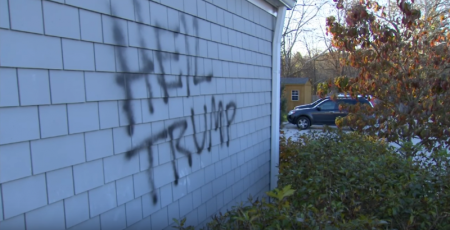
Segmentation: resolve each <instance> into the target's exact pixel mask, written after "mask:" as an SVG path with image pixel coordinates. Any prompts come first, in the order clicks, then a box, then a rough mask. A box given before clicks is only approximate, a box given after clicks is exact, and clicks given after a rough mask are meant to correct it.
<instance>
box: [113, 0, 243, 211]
mask: <svg viewBox="0 0 450 230" xmlns="http://www.w3.org/2000/svg"><path fill="white" fill-rule="evenodd" d="M134 4H135V7H136V8H137V9H139V8H140V6H139V4H140V3H139V2H138V1H137V0H135V1H134ZM137 16H138V19H139V21H141V15H140V14H139V12H137ZM190 22H191V23H192V28H193V31H192V32H193V33H194V35H195V36H196V37H198V19H196V18H192V20H190ZM187 23H188V22H187V20H186V18H185V16H184V15H183V14H181V16H180V26H181V27H182V28H183V29H184V30H185V31H187V32H191V31H188V30H189V28H188V24H187ZM113 30H114V38H115V40H116V42H117V43H119V44H125V43H126V39H125V37H124V36H125V35H124V33H125V32H124V31H121V29H120V27H119V25H118V23H117V22H115V23H114V24H113ZM176 31H177V32H180V27H177V28H176ZM139 32H140V33H141V31H139ZM175 36H180V35H179V34H178V33H175ZM139 37H140V40H139V43H140V46H141V47H145V45H146V44H145V42H146V39H155V40H156V48H157V51H155V52H154V53H155V55H154V58H155V62H157V67H158V68H159V70H160V72H161V74H159V75H158V76H157V83H158V85H151V83H150V80H149V77H148V76H147V75H146V74H122V73H120V74H118V75H117V77H116V82H117V84H119V85H120V86H121V87H122V88H123V89H124V91H125V96H126V100H125V101H124V104H123V108H122V109H123V111H125V113H126V117H127V119H128V122H129V126H128V135H130V136H132V135H133V133H134V125H135V124H136V122H135V120H134V114H133V110H132V104H131V99H132V98H133V97H132V92H131V82H133V81H135V80H137V79H139V78H144V79H145V84H146V88H147V91H148V98H147V100H148V107H149V111H148V112H149V113H150V114H153V113H154V112H155V110H156V109H157V108H155V107H154V106H153V103H152V98H153V94H152V87H160V88H161V89H162V92H163V101H164V103H165V104H168V101H169V91H170V90H173V89H180V88H183V81H182V74H183V73H182V72H181V71H180V73H179V75H178V79H177V80H175V81H172V82H168V81H167V79H166V70H165V69H164V65H163V61H167V60H170V61H178V59H179V56H180V54H179V53H178V51H177V50H176V51H175V55H173V54H169V53H164V52H160V50H162V49H161V39H164V38H161V34H160V32H159V30H156V37H154V38H148V37H145V36H144V35H143V34H140V36H139ZM184 42H185V46H186V49H187V50H186V51H187V53H188V54H190V55H192V54H193V55H192V56H189V58H188V59H187V74H188V75H193V76H191V77H192V78H193V83H194V85H198V84H202V83H210V82H211V81H212V78H213V74H212V73H209V74H207V75H206V76H198V75H199V74H198V70H197V68H198V67H197V62H198V57H197V55H198V53H199V40H198V39H195V44H194V50H190V48H189V47H190V44H189V41H188V39H187V36H186V37H185V41H184ZM116 58H117V59H118V64H119V65H120V66H119V67H120V68H121V69H122V70H123V72H126V73H130V72H131V70H130V68H129V66H128V65H127V61H126V56H125V54H124V53H123V52H120V50H119V52H116ZM141 58H142V60H143V61H142V63H143V66H141V72H144V73H153V72H154V70H155V64H154V61H153V60H152V58H151V57H149V56H148V54H146V53H143V54H142V57H141ZM191 67H193V69H191ZM186 90H187V97H189V96H190V95H191V92H190V83H189V80H187V81H186ZM236 109H237V107H236V104H235V103H234V102H233V101H230V102H228V103H227V104H226V105H224V103H223V102H222V101H218V102H217V107H216V100H215V98H214V96H213V97H212V99H211V113H210V114H209V116H210V127H209V129H208V127H207V116H208V114H207V105H204V124H205V131H204V132H203V133H202V134H201V135H199V136H200V137H199V136H197V132H196V128H195V127H196V125H195V119H194V109H193V108H191V117H190V118H191V119H190V124H189V122H188V121H189V119H188V118H186V119H184V120H179V121H175V122H173V123H172V124H170V125H169V126H168V127H166V128H164V129H162V130H160V131H158V132H157V133H156V134H153V135H149V136H148V138H146V139H145V140H144V141H142V142H141V143H140V144H138V145H136V146H135V147H134V148H132V149H130V150H129V151H128V152H127V153H126V157H127V158H131V157H133V156H135V155H136V154H137V153H138V152H139V151H141V150H146V151H147V154H148V157H149V163H150V168H149V170H148V173H149V179H150V186H151V191H152V196H153V202H154V203H156V202H157V200H158V198H157V194H156V191H155V184H154V180H153V177H154V176H156V175H153V168H152V167H153V152H152V146H153V144H155V143H156V142H158V141H160V140H165V139H166V138H167V137H169V140H170V151H171V156H172V167H173V171H174V175H175V184H176V185H177V184H178V179H179V173H178V169H177V166H176V164H175V159H176V157H175V153H176V152H179V153H181V154H184V155H186V156H187V158H188V161H189V166H192V153H191V151H190V150H188V149H187V148H186V147H184V146H182V143H181V138H182V137H183V135H184V133H185V131H186V130H187V128H188V125H192V127H193V131H194V132H193V133H194V134H193V135H192V138H193V140H192V141H193V143H194V145H195V148H196V153H197V154H200V153H202V151H203V150H204V148H205V147H206V144H207V143H206V142H207V141H206V139H207V135H208V134H209V143H208V147H207V150H208V151H211V147H212V135H211V132H212V131H213V129H214V131H218V132H219V133H220V143H221V144H224V143H226V144H227V146H229V144H230V125H231V124H232V122H233V121H234V118H235V116H236ZM224 126H225V127H224Z"/></svg>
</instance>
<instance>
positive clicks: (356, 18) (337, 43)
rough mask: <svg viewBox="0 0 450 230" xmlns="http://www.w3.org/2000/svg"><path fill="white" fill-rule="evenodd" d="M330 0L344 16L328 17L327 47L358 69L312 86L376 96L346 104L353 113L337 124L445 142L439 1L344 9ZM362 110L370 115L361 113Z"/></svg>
mask: <svg viewBox="0 0 450 230" xmlns="http://www.w3.org/2000/svg"><path fill="white" fill-rule="evenodd" d="M334 1H335V3H336V7H337V9H338V10H345V20H343V21H337V20H336V19H335V17H328V18H327V33H328V34H330V35H331V36H332V45H333V46H334V47H336V48H337V49H338V50H340V51H343V52H345V53H348V54H349V56H348V58H346V59H342V60H341V64H342V65H345V66H351V67H354V68H356V69H358V70H359V75H358V76H357V77H354V78H349V77H348V76H341V77H338V78H336V79H334V81H329V82H328V83H326V84H322V85H321V86H320V87H319V89H318V94H319V95H324V94H326V93H327V91H328V90H329V89H330V88H331V87H336V88H338V89H339V90H340V91H341V92H345V93H348V94H350V95H352V96H357V95H372V96H374V97H375V98H377V99H379V103H377V105H376V106H375V107H374V108H373V109H372V108H366V109H365V110H364V111H363V110H362V109H361V107H360V106H353V107H351V108H349V111H350V112H351V114H352V116H347V117H346V118H344V119H341V120H340V121H338V125H341V126H344V125H353V126H355V127H356V128H358V129H359V130H362V129H363V128H364V127H367V126H371V127H377V128H376V129H370V130H374V134H376V135H378V136H379V137H383V138H387V139H388V140H389V141H394V142H395V141H400V140H411V138H413V137H419V138H420V139H421V144H422V145H423V146H425V147H427V148H428V149H431V148H434V147H436V146H440V147H446V148H448V146H449V145H450V90H449V89H450V32H449V29H450V28H449V23H448V20H449V18H450V11H448V10H447V9H445V8H443V7H444V6H445V5H444V6H443V5H439V4H436V5H435V8H434V10H430V8H423V7H422V8H421V5H419V4H415V3H414V0H410V1H408V0H397V2H396V3H395V6H389V7H387V6H382V5H380V4H379V3H378V2H376V1H371V0H361V1H359V2H357V3H354V4H353V5H352V7H350V8H349V9H343V7H342V3H343V0H334ZM431 1H434V2H436V1H443V0H431ZM447 7H448V6H447ZM392 9H394V10H392ZM430 12H433V13H432V14H431V13H430ZM368 113H369V114H372V115H374V116H375V118H376V119H367V114H368Z"/></svg>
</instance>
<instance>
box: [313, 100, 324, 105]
mask: <svg viewBox="0 0 450 230" xmlns="http://www.w3.org/2000/svg"><path fill="white" fill-rule="evenodd" d="M323 100H325V99H323V98H319V99H317V100H316V101H314V102H313V103H311V104H313V105H317V104H319V103H320V102H321V101H323Z"/></svg>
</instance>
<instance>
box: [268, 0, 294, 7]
mask: <svg viewBox="0 0 450 230" xmlns="http://www.w3.org/2000/svg"><path fill="white" fill-rule="evenodd" d="M265 1H266V2H268V3H269V4H270V5H272V6H274V7H276V8H278V7H280V6H286V7H287V8H288V9H292V8H293V7H294V6H295V3H296V2H297V0H265Z"/></svg>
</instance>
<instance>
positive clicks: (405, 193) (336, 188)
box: [278, 130, 450, 229]
mask: <svg viewBox="0 0 450 230" xmlns="http://www.w3.org/2000/svg"><path fill="white" fill-rule="evenodd" d="M282 142H283V143H286V144H285V145H284V144H283V145H282V148H281V159H280V178H279V182H278V183H279V186H285V185H287V184H292V185H293V189H295V190H296V193H295V195H294V196H292V197H290V198H289V201H290V202H291V203H292V205H293V207H294V208H295V209H296V210H298V211H299V212H301V213H303V214H304V216H303V218H304V219H305V222H311V223H314V222H317V221H318V220H328V221H330V224H332V225H333V226H336V227H338V228H343V224H349V223H352V222H353V224H355V226H354V227H355V229H361V228H368V227H369V225H368V224H382V225H383V227H381V228H382V229H385V228H387V229H450V218H449V210H450V194H448V192H449V191H450V190H449V184H450V174H449V172H448V165H449V159H448V156H449V155H448V154H447V153H446V151H436V152H435V153H431V154H428V157H422V158H421V159H420V160H421V161H422V162H424V161H425V162H426V161H427V162H429V163H428V164H418V163H419V162H416V161H414V160H413V158H412V157H409V158H404V157H402V154H398V153H397V152H395V151H394V148H393V147H389V146H388V145H387V143H384V142H383V141H381V140H378V139H375V138H373V137H370V136H364V135H362V134H359V133H356V132H354V133H343V132H341V131H339V130H338V131H330V130H328V131H326V132H324V133H315V134H314V133H313V134H308V135H303V136H300V138H299V139H298V141H292V140H283V141H282ZM416 160H417V159H416ZM437 162H438V163H439V164H437ZM363 226H364V227H363ZM372 227H374V226H370V228H372ZM351 228H352V227H351V226H346V227H345V229H351Z"/></svg>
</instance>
